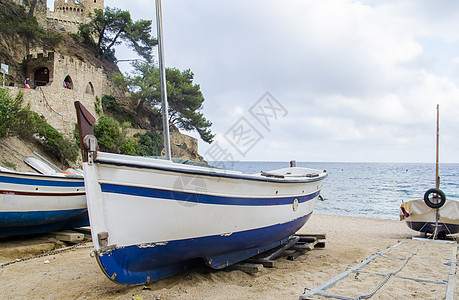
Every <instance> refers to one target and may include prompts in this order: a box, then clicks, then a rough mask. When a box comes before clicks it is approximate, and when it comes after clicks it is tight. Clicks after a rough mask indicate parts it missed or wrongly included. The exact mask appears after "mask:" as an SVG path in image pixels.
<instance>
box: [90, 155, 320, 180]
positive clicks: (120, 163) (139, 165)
mask: <svg viewBox="0 0 459 300" xmlns="http://www.w3.org/2000/svg"><path fill="white" fill-rule="evenodd" d="M155 160H157V159H155ZM94 163H99V164H107V165H114V166H125V167H133V168H138V169H152V170H161V171H167V172H174V173H185V174H195V175H202V176H210V177H223V178H231V179H244V180H254V181H263V182H278V183H310V182H316V181H322V180H324V179H325V178H326V177H327V176H328V173H325V172H323V171H320V170H315V171H318V172H320V173H321V174H319V176H318V177H306V176H305V177H295V178H291V177H289V178H278V177H264V176H262V175H261V174H244V173H241V174H234V173H232V174H230V173H224V172H215V170H220V169H210V170H212V171H210V170H209V171H207V170H203V169H204V168H205V167H199V166H192V167H193V168H189V169H188V168H180V167H179V166H178V165H173V162H171V165H168V166H160V165H150V164H142V163H135V162H128V161H124V160H123V161H120V160H114V159H110V158H100V157H96V158H95V159H94ZM190 167H191V166H190ZM196 168H202V170H200V169H196ZM310 170H313V169H310Z"/></svg>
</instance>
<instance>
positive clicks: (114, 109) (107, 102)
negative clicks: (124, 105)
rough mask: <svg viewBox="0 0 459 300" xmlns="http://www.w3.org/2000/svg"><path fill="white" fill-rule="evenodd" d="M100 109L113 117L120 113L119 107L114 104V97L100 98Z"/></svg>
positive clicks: (105, 96)
mask: <svg viewBox="0 0 459 300" xmlns="http://www.w3.org/2000/svg"><path fill="white" fill-rule="evenodd" d="M102 107H103V109H104V111H105V112H107V113H111V114H114V115H117V114H119V112H120V106H119V105H118V103H117V102H116V99H115V97H113V96H111V95H104V96H103V97H102Z"/></svg>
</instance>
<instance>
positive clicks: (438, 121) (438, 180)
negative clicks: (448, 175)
mask: <svg viewBox="0 0 459 300" xmlns="http://www.w3.org/2000/svg"><path fill="white" fill-rule="evenodd" d="M439 142H440V105H438V104H437V151H436V152H437V153H436V156H437V157H436V160H435V162H436V163H435V187H436V188H437V189H438V188H440V176H439V175H438V161H439V153H438V152H439V151H438V148H439Z"/></svg>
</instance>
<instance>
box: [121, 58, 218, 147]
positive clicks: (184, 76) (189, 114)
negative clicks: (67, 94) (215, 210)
mask: <svg viewBox="0 0 459 300" xmlns="http://www.w3.org/2000/svg"><path fill="white" fill-rule="evenodd" d="M133 66H134V72H133V75H132V76H130V75H128V76H123V75H121V74H118V75H117V77H115V78H114V79H113V80H114V81H115V82H117V83H118V84H124V85H126V86H128V88H129V89H130V91H131V95H132V97H134V98H136V99H139V105H138V106H137V115H139V113H140V111H141V110H142V109H143V105H144V103H147V104H149V105H150V106H152V107H157V108H159V106H160V104H161V87H160V78H159V70H158V68H156V67H155V66H154V64H153V63H152V62H151V61H145V62H142V61H137V62H134V63H133ZM193 78H194V74H193V73H192V72H191V71H190V70H189V69H187V70H184V71H180V70H178V69H176V68H167V69H166V85H167V99H168V103H169V110H168V114H169V122H170V123H172V124H174V125H176V126H177V127H178V128H180V129H183V130H187V131H191V130H196V131H197V132H198V133H199V135H200V137H201V138H202V139H203V140H204V141H205V142H207V143H211V142H212V140H213V138H214V134H212V132H211V131H210V127H211V126H212V123H211V122H210V121H209V120H207V119H206V118H205V117H204V115H203V114H202V112H201V110H202V107H203V106H202V105H203V102H204V96H203V95H202V93H201V90H200V86H199V84H194V83H193Z"/></svg>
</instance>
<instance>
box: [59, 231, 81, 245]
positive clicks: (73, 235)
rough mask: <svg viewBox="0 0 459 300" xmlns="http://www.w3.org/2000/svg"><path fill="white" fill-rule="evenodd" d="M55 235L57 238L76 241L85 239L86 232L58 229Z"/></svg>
mask: <svg viewBox="0 0 459 300" xmlns="http://www.w3.org/2000/svg"><path fill="white" fill-rule="evenodd" d="M54 237H55V238H56V240H60V241H64V242H74V243H75V242H80V241H82V240H84V233H79V232H74V231H57V232H54Z"/></svg>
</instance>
